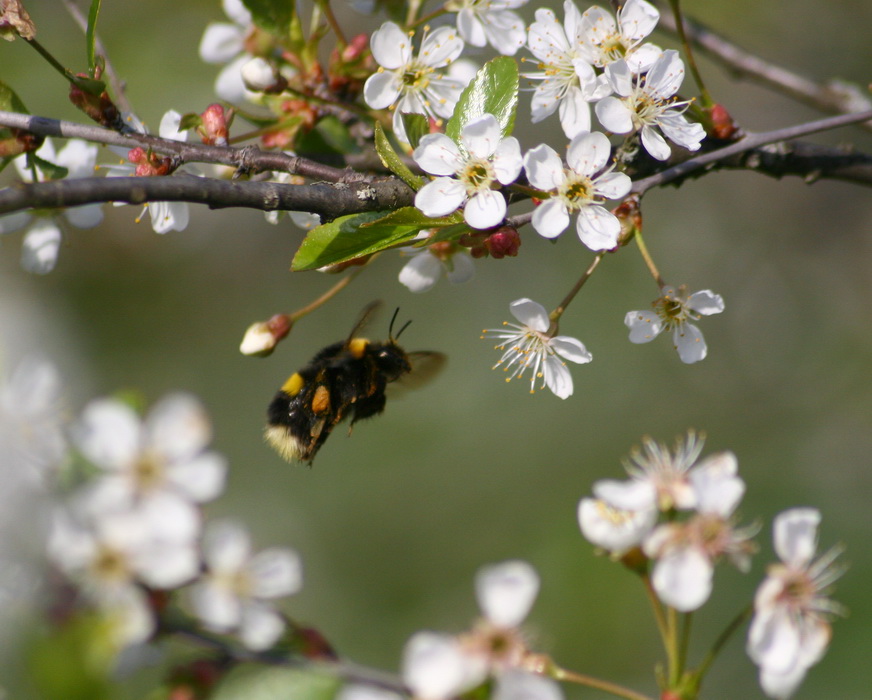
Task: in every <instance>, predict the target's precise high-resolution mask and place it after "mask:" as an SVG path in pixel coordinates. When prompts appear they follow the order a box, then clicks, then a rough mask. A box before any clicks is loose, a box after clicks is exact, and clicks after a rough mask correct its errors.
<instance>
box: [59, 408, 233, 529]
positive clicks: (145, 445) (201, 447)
mask: <svg viewBox="0 0 872 700" xmlns="http://www.w3.org/2000/svg"><path fill="white" fill-rule="evenodd" d="M211 437H212V430H211V426H210V424H209V420H208V417H207V416H206V413H205V411H204V410H203V408H202V406H201V405H200V403H199V402H198V401H197V400H196V399H195V398H194V397H192V396H190V395H187V394H171V395H168V396H167V397H165V398H164V399H162V400H161V401H159V402H158V403H156V404H155V405H154V406H153V407H152V409H151V410H150V411H149V413H148V415H147V417H146V419H145V421H144V422H143V421H141V420H140V418H139V416H137V414H136V413H135V412H134V411H133V409H132V408H130V407H129V406H127V405H126V404H124V403H122V402H120V401H117V400H114V399H99V400H96V401H92V402H91V403H90V404H88V405H87V406H86V407H85V409H84V411H83V412H82V416H81V418H80V420H79V422H78V424H77V425H76V426H75V429H74V439H75V441H76V443H77V445H78V447H79V449H80V450H81V451H82V453H83V454H84V456H85V457H86V458H88V459H89V460H90V461H91V462H93V463H94V465H95V466H97V467H98V468H99V469H100V470H101V474H100V475H99V477H98V478H97V479H96V480H95V481H94V482H93V483H91V484H89V485H88V486H87V487H86V490H85V494H84V496H83V497H82V504H83V507H87V509H88V510H89V512H92V513H97V514H102V513H106V512H112V511H133V510H136V511H142V512H144V513H154V514H155V515H154V518H153V522H154V526H155V527H156V528H160V529H162V530H164V531H165V532H166V534H167V536H168V537H170V536H171V537H174V538H178V539H181V540H190V539H192V538H194V537H195V536H196V535H197V534H198V532H199V523H200V515H199V511H198V509H197V508H196V507H195V505H194V504H199V503H204V502H206V501H210V500H212V499H214V498H215V497H217V496H218V495H219V494H220V493H221V491H222V490H223V488H224V478H225V474H226V470H227V467H226V463H225V460H224V458H223V457H222V456H221V455H219V454H217V453H215V452H209V451H207V450H206V447H207V445H208V443H209V441H210V440H211ZM161 514H162V515H161Z"/></svg>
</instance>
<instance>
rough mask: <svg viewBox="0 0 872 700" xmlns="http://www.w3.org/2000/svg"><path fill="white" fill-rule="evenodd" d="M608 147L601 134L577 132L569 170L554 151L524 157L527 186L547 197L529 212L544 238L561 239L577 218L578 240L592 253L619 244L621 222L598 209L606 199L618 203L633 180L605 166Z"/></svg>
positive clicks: (543, 150) (547, 149)
mask: <svg viewBox="0 0 872 700" xmlns="http://www.w3.org/2000/svg"><path fill="white" fill-rule="evenodd" d="M610 155H611V145H610V144H609V140H608V139H607V138H606V137H605V135H604V134H601V133H599V132H594V133H587V132H585V133H581V134H579V135H578V136H576V137H575V138H574V139H572V142H571V143H570V144H569V149H568V150H567V152H566V161H567V165H568V167H566V168H564V167H563V162H562V161H561V160H560V156H559V155H558V154H557V152H556V151H555V150H554V149H553V148H551V147H550V146H547V145H545V144H541V145H539V146H537V147H536V148H534V149H533V150H531V151H528V152H527V154H526V156H524V169H525V170H526V171H527V178H528V179H529V181H530V184H531V185H533V187H536V188H537V189H540V190H543V191H546V192H550V193H551V197H550V198H549V199H546V200H545V201H544V202H542V203H541V204H540V205H539V206H538V207H536V210H535V211H534V212H533V221H532V223H533V228H535V229H536V231H537V232H538V233H539V234H540V235H542V236H545V237H546V238H555V237H557V236H559V235H560V234H561V233H563V231H565V230H566V228H567V227H568V226H569V223H570V216H571V215H572V214H577V215H578V219H577V222H576V230H577V232H578V237H579V238H580V239H581V241H582V243H584V244H585V245H586V246H587V247H588V248H590V249H591V250H611V249H612V248H614V247H616V246H617V245H618V236H619V235H620V233H621V222H620V221H618V219H617V217H616V216H615V215H614V214H612V213H611V212H610V211H608V210H607V209H606V208H605V207H603V206H602V202H603V201H604V200H606V199H620V198H621V197H623V196H624V195H626V194H627V193H628V192H629V191H630V187H631V186H632V182H631V181H630V178H629V177H627V175H625V174H624V173H619V172H613V170H612V168H613V167H614V166H608V167H607V163H608V161H609V157H610Z"/></svg>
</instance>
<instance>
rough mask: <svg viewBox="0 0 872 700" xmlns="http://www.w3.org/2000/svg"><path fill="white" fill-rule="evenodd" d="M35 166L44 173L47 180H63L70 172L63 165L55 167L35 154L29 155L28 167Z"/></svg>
mask: <svg viewBox="0 0 872 700" xmlns="http://www.w3.org/2000/svg"><path fill="white" fill-rule="evenodd" d="M31 165H35V166H36V167H37V168H39V170H40V171H41V172H42V174H43V176H44V177H45V179H46V180H63V179H64V178H65V177H66V176H67V175H69V174H70V171H69V170H67V169H66V168H65V167H63V166H62V165H55V164H54V163H50V162H49V161H47V160H45V159H44V158H40V157H39V156H38V155H36V154H35V153H28V154H27V167H28V168H29V167H31Z"/></svg>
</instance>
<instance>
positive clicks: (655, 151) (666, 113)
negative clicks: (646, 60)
mask: <svg viewBox="0 0 872 700" xmlns="http://www.w3.org/2000/svg"><path fill="white" fill-rule="evenodd" d="M605 75H606V77H607V78H608V81H609V84H610V85H611V87H612V89H613V90H614V92H615V93H616V95H617V96H610V97H605V98H603V99H602V100H601V101H600V102H598V103H597V105H596V115H597V118H598V119H599V121H600V123H601V124H602V125H603V126H604V127H605V128H606V129H607V130H609V131H612V132H614V133H616V134H629V133H630V132H636V131H639V132H641V138H642V146H644V148H645V150H646V151H648V153H649V154H650V155H651V156H652V157H654V158H656V159H657V160H666V159H667V158H669V156H670V154H671V153H672V150H671V149H670V148H669V144H667V143H666V140H665V139H664V138H663V136H666V137H667V138H668V139H669V140H670V141H672V142H673V143H676V144H678V145H679V146H682V147H683V148H686V149H687V150H689V151H696V150H698V149H699V147H700V142H701V141H702V140H703V138H705V130H704V129H703V127H702V124H699V123H697V122H689V121H688V120H687V119H686V118H685V117H684V112H685V111H686V110H687V108H688V106H689V105H690V101H683V102H679V101H677V99H676V98H675V93H677V92H678V88H679V87H681V81H682V80H683V79H684V63H683V62H682V60H681V59H680V58H679V57H678V52H677V51H672V50H669V51H664V52H663V54H662V55H661V56H660V57H659V58H658V59H657V60H656V61H655V62H654V65H652V66H651V69H650V70H649V71H648V72H647V73H646V74H645V76H644V77H642V76H639V75H637V74H636V73H634V72H633V69H632V68H631V67H630V65H629V64H628V63H627V62H626V61H623V60H621V61H616V62H614V63H612V64H610V65H608V66H606V69H605ZM661 133H662V135H661Z"/></svg>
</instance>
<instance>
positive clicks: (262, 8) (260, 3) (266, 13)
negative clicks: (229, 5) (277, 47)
mask: <svg viewBox="0 0 872 700" xmlns="http://www.w3.org/2000/svg"><path fill="white" fill-rule="evenodd" d="M242 4H243V5H245V7H246V8H248V11H249V12H251V19H252V21H253V22H254V23H255V24H256V25H257V26H258V27H260V28H261V29H263V30H265V31H268V32H270V33H272V34H281V35H287V34H288V33H289V32H290V28H291V23H292V22H293V21H294V14H295V10H294V0H242Z"/></svg>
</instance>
